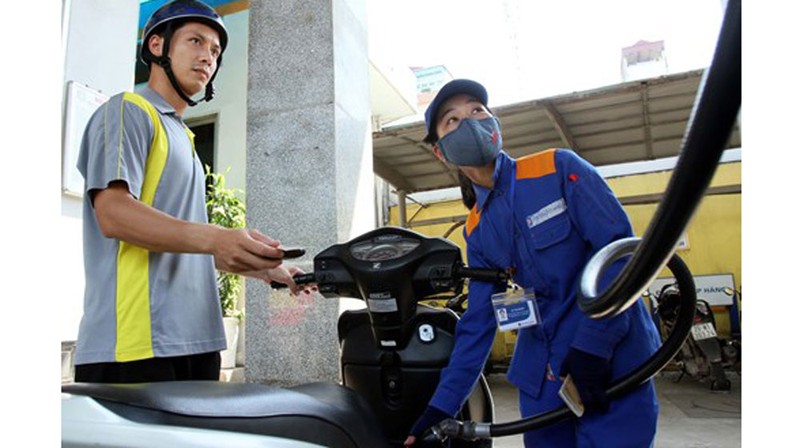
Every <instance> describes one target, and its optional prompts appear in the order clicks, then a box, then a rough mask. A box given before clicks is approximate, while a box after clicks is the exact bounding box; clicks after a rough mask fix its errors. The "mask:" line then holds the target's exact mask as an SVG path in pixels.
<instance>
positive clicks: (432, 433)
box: [422, 418, 492, 443]
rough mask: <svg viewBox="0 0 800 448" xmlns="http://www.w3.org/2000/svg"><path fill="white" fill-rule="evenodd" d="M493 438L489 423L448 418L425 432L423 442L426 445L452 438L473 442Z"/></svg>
mask: <svg viewBox="0 0 800 448" xmlns="http://www.w3.org/2000/svg"><path fill="white" fill-rule="evenodd" d="M491 436H492V435H491V433H490V432H489V424H488V423H476V422H473V421H466V422H460V421H458V420H456V419H452V418H448V419H446V420H442V421H441V422H439V423H438V424H436V425H434V426H432V427H431V428H430V429H428V430H427V431H425V433H423V435H422V441H423V442H425V443H433V442H439V443H442V442H444V441H445V440H447V439H448V438H450V439H458V440H467V441H470V442H472V441H475V440H478V439H488V438H490V437H491Z"/></svg>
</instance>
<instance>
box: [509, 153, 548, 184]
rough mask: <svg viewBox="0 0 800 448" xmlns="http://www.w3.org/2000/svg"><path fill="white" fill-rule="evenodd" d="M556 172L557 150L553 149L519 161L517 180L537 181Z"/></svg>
mask: <svg viewBox="0 0 800 448" xmlns="http://www.w3.org/2000/svg"><path fill="white" fill-rule="evenodd" d="M555 172H556V149H555V148H551V149H548V150H545V151H542V152H537V153H536V154H531V155H528V156H525V157H520V158H519V159H517V180H520V179H535V178H537V177H542V176H546V175H548V174H553V173H555Z"/></svg>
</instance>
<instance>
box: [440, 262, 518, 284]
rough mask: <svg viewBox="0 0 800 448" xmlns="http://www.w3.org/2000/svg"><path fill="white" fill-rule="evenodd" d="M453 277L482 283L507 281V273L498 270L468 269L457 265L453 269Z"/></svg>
mask: <svg viewBox="0 0 800 448" xmlns="http://www.w3.org/2000/svg"><path fill="white" fill-rule="evenodd" d="M453 277H456V278H470V279H473V280H479V281H482V282H490V283H505V282H507V281H508V278H509V276H508V272H506V271H503V270H500V269H483V268H468V267H466V266H461V265H457V266H456V267H455V268H454V269H453Z"/></svg>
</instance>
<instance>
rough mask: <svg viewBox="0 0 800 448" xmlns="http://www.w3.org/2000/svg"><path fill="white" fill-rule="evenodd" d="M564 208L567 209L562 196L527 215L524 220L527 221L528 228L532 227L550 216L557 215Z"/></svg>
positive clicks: (562, 211) (563, 210)
mask: <svg viewBox="0 0 800 448" xmlns="http://www.w3.org/2000/svg"><path fill="white" fill-rule="evenodd" d="M566 210H567V203H566V202H564V199H563V198H562V199H559V200H557V201H555V202H552V203H550V204H548V205H545V206H544V207H542V209H541V210H539V211H538V212H536V213H534V214H532V215H529V216H528V217H527V218H525V221H526V222H527V223H528V228H529V229H532V228H533V227H534V226H536V225H539V224H541V223H543V222H545V221H547V220H548V219H550V218H553V217H555V216H558V215H560V214H562V213H564V212H565V211H566Z"/></svg>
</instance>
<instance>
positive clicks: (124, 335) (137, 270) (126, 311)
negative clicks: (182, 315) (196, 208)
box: [116, 93, 169, 362]
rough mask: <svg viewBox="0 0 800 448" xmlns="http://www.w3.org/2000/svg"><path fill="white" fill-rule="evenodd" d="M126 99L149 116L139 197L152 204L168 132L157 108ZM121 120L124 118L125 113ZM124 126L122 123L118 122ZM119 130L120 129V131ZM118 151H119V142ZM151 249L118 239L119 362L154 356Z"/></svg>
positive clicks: (135, 98) (132, 97) (137, 99)
mask: <svg viewBox="0 0 800 448" xmlns="http://www.w3.org/2000/svg"><path fill="white" fill-rule="evenodd" d="M124 101H129V102H131V103H133V104H135V105H137V106H138V107H140V108H141V109H142V110H143V111H145V112H146V113H147V114H148V115H149V116H150V121H151V122H152V123H153V128H154V134H153V141H152V143H151V145H150V151H149V153H148V155H147V161H146V162H145V170H144V172H145V178H144V183H143V184H142V192H141V194H140V197H139V200H140V201H142V202H143V203H145V204H147V205H149V206H152V205H153V199H154V198H155V193H156V188H157V187H158V183H159V181H160V180H161V175H162V173H163V172H164V166H165V165H166V163H167V155H168V154H169V143H168V141H167V134H166V132H165V131H164V128H163V126H162V124H161V119H160V118H159V115H158V111H156V109H155V107H153V105H152V104H150V103H149V102H148V101H147V100H145V99H144V98H143V97H141V96H140V95H137V94H133V93H125V96H124V98H123V103H124ZM120 120H124V115H122V116H121V119H120ZM120 126H121V129H124V126H123V123H120ZM120 132H122V131H120ZM119 151H120V153H121V151H122V141H120V148H119ZM149 259H150V252H149V251H148V250H147V249H144V248H142V247H139V246H135V245H133V244H129V243H126V242H124V241H120V245H119V252H118V254H117V297H116V299H117V349H116V359H117V361H119V362H125V361H135V360H139V359H147V358H152V357H153V339H152V331H151V320H150V281H149V273H150V267H149Z"/></svg>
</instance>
